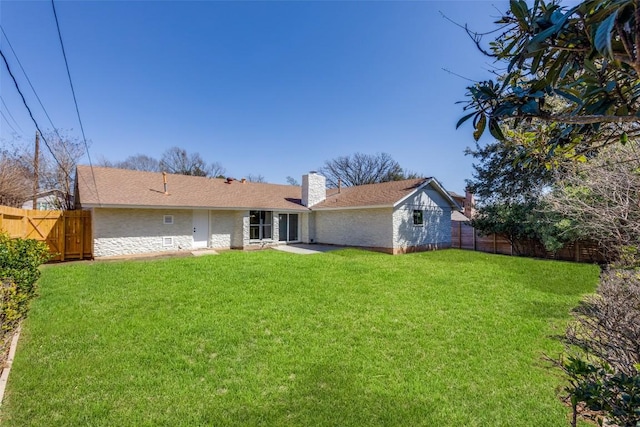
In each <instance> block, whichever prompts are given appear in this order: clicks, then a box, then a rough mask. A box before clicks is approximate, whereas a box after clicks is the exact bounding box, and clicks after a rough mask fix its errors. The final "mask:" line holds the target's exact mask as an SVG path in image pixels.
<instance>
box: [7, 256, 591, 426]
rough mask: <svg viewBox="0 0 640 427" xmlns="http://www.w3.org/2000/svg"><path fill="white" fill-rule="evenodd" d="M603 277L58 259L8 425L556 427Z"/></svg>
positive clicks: (25, 353) (410, 266) (293, 261)
mask: <svg viewBox="0 0 640 427" xmlns="http://www.w3.org/2000/svg"><path fill="white" fill-rule="evenodd" d="M598 273H599V270H598V268H597V267H596V266H591V265H578V264H570V263H562V262H553V261H540V260H532V259H523V258H515V257H505V256H496V255H487V254H481V253H474V252H467V251H457V250H446V251H437V252H428V253H421V254H411V255H402V256H389V255H384V254H378V253H371V252H364V251H357V250H343V251H337V252H331V253H325V254H318V255H310V256H301V255H294V254H288V253H283V252H278V251H259V252H236V251H230V252H225V253H222V254H221V255H218V256H209V257H200V258H173V259H161V260H153V261H152V260H147V261H126V262H95V263H77V264H62V265H51V266H47V267H45V268H44V269H43V275H42V278H41V280H40V294H41V296H40V297H39V298H38V299H37V300H36V301H34V303H33V306H32V311H31V313H30V316H29V318H28V319H27V321H26V322H25V324H24V327H23V332H22V336H21V338H20V345H19V348H18V353H17V357H16V360H15V363H14V368H13V369H12V371H11V377H10V380H9V385H8V391H7V394H6V395H5V401H4V403H3V406H2V419H3V420H2V423H3V425H7V426H26V425H29V426H57V425H69V426H81V425H92V426H103V425H109V426H127V425H131V426H143V425H148V426H157V425H166V426H179V425H184V426H198V425H215V426H223V425H224V426H251V425H263V426H273V425H275V426H278V425H287V426H374V425H394V426H420V425H424V426H510V427H513V426H536V427H540V426H554V427H555V426H563V425H568V424H567V415H568V412H569V409H568V408H565V407H563V406H562V404H561V403H560V402H559V400H558V398H557V389H558V387H559V386H560V385H561V379H560V377H559V376H558V374H557V373H556V372H555V371H554V370H553V369H551V368H550V367H549V366H548V364H547V363H546V362H544V361H543V353H546V354H550V355H557V354H558V353H559V352H560V351H561V350H562V346H561V345H560V344H559V343H558V342H557V341H556V340H554V339H553V338H552V337H551V336H552V335H554V334H561V333H562V332H563V330H564V325H565V324H566V322H567V319H568V312H569V311H570V309H571V308H572V307H574V306H575V305H576V304H577V302H578V301H579V300H580V298H581V296H582V295H583V294H585V293H588V292H592V291H593V290H594V289H595V286H596V283H597V279H598Z"/></svg>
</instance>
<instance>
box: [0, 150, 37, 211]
mask: <svg viewBox="0 0 640 427" xmlns="http://www.w3.org/2000/svg"><path fill="white" fill-rule="evenodd" d="M32 192H33V174H32V171H31V170H30V169H29V167H28V166H27V165H25V164H24V162H23V161H22V158H21V156H19V155H16V154H14V153H11V152H9V151H7V150H1V151H0V205H5V206H12V207H18V208H19V207H22V204H23V202H24V201H25V200H27V199H28V198H29V197H30V196H31V193H32Z"/></svg>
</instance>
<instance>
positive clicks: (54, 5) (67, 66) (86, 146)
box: [51, 0, 100, 203]
mask: <svg viewBox="0 0 640 427" xmlns="http://www.w3.org/2000/svg"><path fill="white" fill-rule="evenodd" d="M51 8H52V9H53V16H54V18H55V20H56V28H57V29H58V38H59V39H60V47H61V48H62V56H63V57H64V65H65V67H66V68H67V76H68V77H69V86H71V94H72V95H73V103H74V105H75V106H76V114H77V115H78V123H80V131H81V132H82V140H83V142H84V148H85V150H86V151H87V159H88V160H89V168H91V176H92V177H93V185H94V188H95V190H96V196H97V198H98V203H100V195H99V194H98V185H97V184H96V175H95V174H94V173H93V163H92V162H91V154H89V146H88V145H87V137H86V136H85V133H84V126H83V125H82V119H81V118H80V109H79V108H78V100H77V99H76V91H75V89H74V88H73V81H72V80H71V71H69V61H67V53H66V51H65V49H64V43H63V42H62V33H61V32H60V23H59V22H58V13H57V12H56V4H55V3H54V1H53V0H51Z"/></svg>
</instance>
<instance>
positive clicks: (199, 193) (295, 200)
mask: <svg viewBox="0 0 640 427" xmlns="http://www.w3.org/2000/svg"><path fill="white" fill-rule="evenodd" d="M76 185H77V191H78V193H77V194H78V196H79V197H78V201H77V202H78V203H79V204H80V206H82V207H83V208H89V207H118V208H123V207H129V208H133V207H140V208H145V207H146V208H196V209H197V208H209V209H216V208H218V209H278V210H294V211H308V210H309V209H308V208H306V207H304V206H302V202H301V196H302V194H301V189H300V187H298V186H293V185H278V184H264V183H252V182H245V183H242V182H240V181H237V180H235V181H233V182H231V183H227V182H226V180H225V179H220V178H206V177H198V176H187V175H174V174H167V193H168V194H164V184H163V180H162V173H160V172H141V171H133V170H126V169H115V168H103V167H95V166H94V167H93V172H92V168H91V167H89V166H78V167H77V178H76ZM96 188H97V191H96Z"/></svg>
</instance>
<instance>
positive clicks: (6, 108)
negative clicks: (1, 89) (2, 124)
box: [0, 96, 24, 133]
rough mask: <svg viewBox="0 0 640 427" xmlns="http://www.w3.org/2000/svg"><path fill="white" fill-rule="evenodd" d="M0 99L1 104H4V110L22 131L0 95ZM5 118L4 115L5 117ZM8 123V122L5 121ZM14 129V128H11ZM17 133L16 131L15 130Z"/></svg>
mask: <svg viewBox="0 0 640 427" xmlns="http://www.w3.org/2000/svg"><path fill="white" fill-rule="evenodd" d="M0 101H2V105H4V108H5V110H7V114H9V117H11V120H13V123H14V124H15V125H16V126H17V127H18V129H20V131H21V132H24V131H23V130H22V128H21V127H20V125H19V124H18V122H17V121H16V119H15V117H13V114H11V111H9V107H7V104H5V102H4V99H3V98H2V97H1V96H0ZM5 120H6V117H5ZM7 123H9V122H7ZM13 130H14V131H15V129H13ZM16 133H17V132H16Z"/></svg>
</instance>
